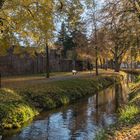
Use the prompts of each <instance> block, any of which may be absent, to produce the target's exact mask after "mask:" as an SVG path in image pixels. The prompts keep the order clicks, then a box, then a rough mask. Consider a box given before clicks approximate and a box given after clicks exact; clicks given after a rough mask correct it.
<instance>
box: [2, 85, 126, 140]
mask: <svg viewBox="0 0 140 140" xmlns="http://www.w3.org/2000/svg"><path fill="white" fill-rule="evenodd" d="M124 87H125V86H124ZM124 97H126V92H124V89H123V88H122V86H121V84H115V85H114V86H111V87H110V88H107V89H105V90H103V91H101V92H99V93H96V94H95V95H94V96H91V97H88V98H85V99H82V100H79V101H77V103H75V104H73V105H69V106H67V107H62V108H60V109H57V110H55V111H50V112H46V113H43V114H42V115H40V116H38V117H37V118H36V120H35V121H33V122H32V123H31V124H30V125H28V126H27V127H24V128H23V129H22V130H21V132H18V133H16V134H15V135H14V134H12V135H11V136H8V133H6V135H7V136H6V135H5V136H3V140H93V139H94V138H95V135H96V133H97V132H98V130H100V129H101V128H102V127H106V126H108V125H110V124H113V123H114V122H115V114H114V113H115V111H116V109H117V108H118V106H119V105H120V103H122V102H123V101H125V100H126V99H125V98H124Z"/></svg>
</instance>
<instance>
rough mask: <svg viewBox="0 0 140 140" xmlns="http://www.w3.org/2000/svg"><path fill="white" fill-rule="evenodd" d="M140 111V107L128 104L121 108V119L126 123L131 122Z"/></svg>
mask: <svg viewBox="0 0 140 140" xmlns="http://www.w3.org/2000/svg"><path fill="white" fill-rule="evenodd" d="M139 113H140V109H139V108H138V107H137V106H135V105H127V106H125V108H124V109H121V110H120V117H119V121H120V122H124V123H131V122H132V121H133V119H134V118H135V117H136V115H138V114H139Z"/></svg>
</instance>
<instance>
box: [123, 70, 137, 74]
mask: <svg viewBox="0 0 140 140" xmlns="http://www.w3.org/2000/svg"><path fill="white" fill-rule="evenodd" d="M122 71H124V72H127V73H130V74H140V69H134V70H131V69H128V70H125V69H124V70H122Z"/></svg>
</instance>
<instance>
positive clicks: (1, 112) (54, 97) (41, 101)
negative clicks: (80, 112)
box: [0, 76, 114, 129]
mask: <svg viewBox="0 0 140 140" xmlns="http://www.w3.org/2000/svg"><path fill="white" fill-rule="evenodd" d="M113 82H114V77H107V76H106V77H105V76H103V77H97V78H94V79H92V78H83V79H72V80H64V81H55V82H51V83H40V84H36V85H34V86H27V87H24V88H18V89H15V88H14V89H8V88H5V89H1V90H0V125H1V128H2V129H4V128H16V127H20V126H21V125H22V124H23V123H24V122H26V121H28V120H29V119H32V118H33V117H34V116H35V115H37V114H39V112H40V111H42V110H49V109H52V108H56V107H59V106H62V105H65V104H69V103H71V102H74V101H76V100H78V99H80V98H82V97H85V96H87V95H90V94H94V93H95V92H96V91H98V90H102V89H103V88H106V87H108V86H109V85H111V84H112V83H113Z"/></svg>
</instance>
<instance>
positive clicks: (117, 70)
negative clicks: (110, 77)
mask: <svg viewBox="0 0 140 140" xmlns="http://www.w3.org/2000/svg"><path fill="white" fill-rule="evenodd" d="M119 71H120V63H119V60H118V58H115V72H119Z"/></svg>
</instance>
